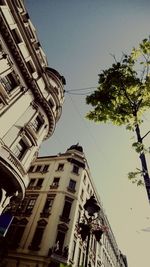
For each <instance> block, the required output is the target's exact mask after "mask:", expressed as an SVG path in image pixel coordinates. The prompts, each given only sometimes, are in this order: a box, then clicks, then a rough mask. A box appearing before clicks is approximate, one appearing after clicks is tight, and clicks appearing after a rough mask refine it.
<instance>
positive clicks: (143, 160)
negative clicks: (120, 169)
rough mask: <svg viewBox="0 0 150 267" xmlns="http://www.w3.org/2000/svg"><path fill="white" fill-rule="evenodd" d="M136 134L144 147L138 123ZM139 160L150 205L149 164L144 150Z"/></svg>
mask: <svg viewBox="0 0 150 267" xmlns="http://www.w3.org/2000/svg"><path fill="white" fill-rule="evenodd" d="M135 132H136V135H137V141H138V142H139V143H140V144H142V147H143V141H142V137H141V133H140V128H139V125H138V123H137V124H136V125H135ZM139 158H140V161H141V165H142V173H143V178H144V183H145V187H146V191H147V196H148V200H149V203H150V177H149V173H148V168H147V162H146V157H145V154H144V150H142V152H140V156H139Z"/></svg>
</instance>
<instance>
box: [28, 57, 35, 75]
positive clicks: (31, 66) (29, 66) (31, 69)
mask: <svg viewBox="0 0 150 267" xmlns="http://www.w3.org/2000/svg"><path fill="white" fill-rule="evenodd" d="M26 64H27V67H28V70H29V72H30V73H34V72H35V67H34V66H33V63H32V61H31V60H29V61H27V62H26Z"/></svg>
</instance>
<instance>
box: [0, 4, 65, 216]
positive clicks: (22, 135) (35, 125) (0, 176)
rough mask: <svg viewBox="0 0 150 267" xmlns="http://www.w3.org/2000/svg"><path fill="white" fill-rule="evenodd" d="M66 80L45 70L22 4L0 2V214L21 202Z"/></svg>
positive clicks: (54, 119)
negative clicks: (34, 161)
mask: <svg viewBox="0 0 150 267" xmlns="http://www.w3.org/2000/svg"><path fill="white" fill-rule="evenodd" d="M64 84H65V78H64V77H63V76H61V75H60V74H59V73H58V72H57V71H56V70H54V69H52V68H49V67H48V62H47V59H46V56H45V54H44V52H43V50H42V47H41V45H40V43H39V40H38V38H37V35H36V31H35V28H34V26H33V24H32V22H31V20H30V17H29V15H28V13H27V10H26V8H25V6H24V1H22V0H0V125H1V128H0V214H1V212H2V211H3V210H4V208H5V207H6V206H7V204H8V203H9V201H10V199H11V198H12V197H14V199H18V200H21V199H23V198H24V195H25V189H26V187H27V185H28V182H29V178H28V174H27V172H28V169H29V167H30V164H31V162H32V160H33V159H34V158H36V156H37V151H38V149H39V147H40V145H41V143H42V141H43V140H44V139H46V138H48V137H50V136H51V135H52V134H53V132H54V129H55V126H56V123H57V121H58V120H59V118H60V116H61V112H62V104H63V101H64V89H63V87H64Z"/></svg>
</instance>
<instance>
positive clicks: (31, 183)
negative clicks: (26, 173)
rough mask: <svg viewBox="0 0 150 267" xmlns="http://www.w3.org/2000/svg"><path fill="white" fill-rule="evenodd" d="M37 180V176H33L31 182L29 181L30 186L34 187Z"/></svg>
mask: <svg viewBox="0 0 150 267" xmlns="http://www.w3.org/2000/svg"><path fill="white" fill-rule="evenodd" d="M35 181H36V179H35V178H31V179H30V182H29V185H28V188H32V187H33V186H34V184H35Z"/></svg>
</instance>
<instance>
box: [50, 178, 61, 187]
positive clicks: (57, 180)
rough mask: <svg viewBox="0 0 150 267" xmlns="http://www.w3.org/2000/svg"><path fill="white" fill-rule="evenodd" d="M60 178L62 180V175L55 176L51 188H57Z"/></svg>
mask: <svg viewBox="0 0 150 267" xmlns="http://www.w3.org/2000/svg"><path fill="white" fill-rule="evenodd" d="M59 180H60V177H54V180H53V183H52V185H51V188H57V187H58V186H59Z"/></svg>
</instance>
